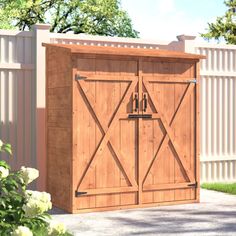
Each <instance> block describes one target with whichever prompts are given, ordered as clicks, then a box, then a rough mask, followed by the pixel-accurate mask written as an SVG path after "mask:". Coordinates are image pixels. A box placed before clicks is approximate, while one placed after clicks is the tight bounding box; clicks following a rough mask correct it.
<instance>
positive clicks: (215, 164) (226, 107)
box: [195, 43, 236, 182]
mask: <svg viewBox="0 0 236 236" xmlns="http://www.w3.org/2000/svg"><path fill="white" fill-rule="evenodd" d="M195 52H196V53H199V54H204V55H206V56H207V59H206V60H202V62H201V69H200V74H201V181H202V182H216V181H226V182H227V181H229V182H231V181H235V180H236V46H229V45H212V44H207V45H206V44H204V45H201V44H199V45H198V44H197V43H195Z"/></svg>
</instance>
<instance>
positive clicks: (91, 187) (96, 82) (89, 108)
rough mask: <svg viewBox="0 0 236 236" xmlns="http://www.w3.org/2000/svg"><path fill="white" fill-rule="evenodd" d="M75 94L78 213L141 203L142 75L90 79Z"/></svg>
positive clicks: (82, 80) (75, 163) (82, 82)
mask: <svg viewBox="0 0 236 236" xmlns="http://www.w3.org/2000/svg"><path fill="white" fill-rule="evenodd" d="M76 83H77V84H76V87H75V91H74V94H75V95H74V104H75V105H74V109H75V111H74V113H75V114H74V125H73V127H74V143H75V145H76V147H75V149H74V161H75V162H74V165H75V169H74V179H75V181H74V182H75V184H74V189H76V198H75V202H74V204H75V206H76V208H77V209H91V208H92V209H93V208H106V207H117V206H122V205H135V204H137V191H138V186H137V168H136V166H137V161H138V157H137V154H138V150H137V142H138V140H137V137H138V134H137V132H138V125H137V120H135V119H128V116H129V114H131V113H137V110H136V111H135V107H134V106H135V101H136V100H135V101H133V98H135V96H136V95H137V86H138V85H137V84H138V77H137V76H120V75H119V76H114V75H97V74H96V75H88V76H86V78H82V79H80V78H78V81H77V82H76Z"/></svg>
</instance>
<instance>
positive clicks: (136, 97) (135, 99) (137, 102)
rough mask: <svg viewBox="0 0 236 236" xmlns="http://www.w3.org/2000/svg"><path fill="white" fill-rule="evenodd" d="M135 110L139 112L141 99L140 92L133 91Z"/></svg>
mask: <svg viewBox="0 0 236 236" xmlns="http://www.w3.org/2000/svg"><path fill="white" fill-rule="evenodd" d="M133 107H134V109H133V111H134V112H138V109H139V101H138V93H133Z"/></svg>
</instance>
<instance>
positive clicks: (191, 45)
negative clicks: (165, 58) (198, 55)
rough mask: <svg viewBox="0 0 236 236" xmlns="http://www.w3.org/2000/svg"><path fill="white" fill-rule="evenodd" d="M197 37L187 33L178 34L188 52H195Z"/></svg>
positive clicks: (180, 41) (185, 50)
mask: <svg viewBox="0 0 236 236" xmlns="http://www.w3.org/2000/svg"><path fill="white" fill-rule="evenodd" d="M195 38H196V36H192V35H185V34H182V35H178V36H177V39H178V41H179V43H183V50H184V52H188V53H195V41H194V40H195Z"/></svg>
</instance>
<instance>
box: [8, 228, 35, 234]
mask: <svg viewBox="0 0 236 236" xmlns="http://www.w3.org/2000/svg"><path fill="white" fill-rule="evenodd" d="M11 235H12V236H33V233H32V232H31V230H30V229H29V228H28V227H26V226H18V228H17V229H15V230H14V231H13V232H12V233H11Z"/></svg>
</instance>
